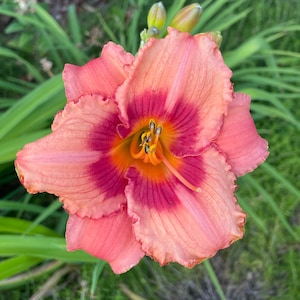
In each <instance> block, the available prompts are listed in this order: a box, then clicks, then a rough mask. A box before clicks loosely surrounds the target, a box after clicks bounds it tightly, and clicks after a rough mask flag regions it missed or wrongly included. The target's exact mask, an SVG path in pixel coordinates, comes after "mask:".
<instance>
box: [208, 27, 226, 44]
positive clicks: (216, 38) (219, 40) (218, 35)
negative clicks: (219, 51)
mask: <svg viewBox="0 0 300 300" xmlns="http://www.w3.org/2000/svg"><path fill="white" fill-rule="evenodd" d="M209 34H210V35H211V37H212V38H213V40H214V41H215V42H216V44H217V45H218V47H219V48H220V46H221V43H222V38H223V37H222V34H221V32H220V31H212V32H209Z"/></svg>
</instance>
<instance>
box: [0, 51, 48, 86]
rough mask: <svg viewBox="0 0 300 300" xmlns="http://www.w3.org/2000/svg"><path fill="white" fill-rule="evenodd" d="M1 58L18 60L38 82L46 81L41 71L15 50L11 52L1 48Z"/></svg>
mask: <svg viewBox="0 0 300 300" xmlns="http://www.w3.org/2000/svg"><path fill="white" fill-rule="evenodd" d="M0 56H3V57H6V58H12V59H14V60H16V61H17V62H20V63H22V64H23V65H24V66H25V67H26V69H27V71H28V72H29V73H30V75H31V76H32V77H33V78H34V79H35V80H36V81H38V82H42V81H44V78H43V76H42V75H41V73H40V71H39V70H38V69H37V68H35V67H34V66H33V65H32V64H31V63H30V62H28V61H27V60H26V59H24V58H22V57H21V56H19V55H18V54H17V53H16V52H14V51H13V50H10V49H8V48H4V47H0Z"/></svg>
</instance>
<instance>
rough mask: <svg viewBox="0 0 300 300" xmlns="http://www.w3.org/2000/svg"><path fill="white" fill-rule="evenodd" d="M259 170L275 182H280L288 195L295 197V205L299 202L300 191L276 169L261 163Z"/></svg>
mask: <svg viewBox="0 0 300 300" xmlns="http://www.w3.org/2000/svg"><path fill="white" fill-rule="evenodd" d="M261 168H262V169H264V170H265V171H266V172H267V173H268V174H270V175H271V176H272V177H274V178H275V179H276V180H277V181H279V182H281V184H282V186H283V187H285V188H286V189H287V190H288V191H289V192H290V193H292V194H294V195H295V196H296V198H295V204H296V203H298V202H300V190H299V189H297V188H296V187H295V186H294V185H293V184H292V183H291V182H290V181H289V180H288V179H287V178H285V177H284V176H283V175H282V174H281V173H280V172H279V171H278V170H276V168H274V167H272V166H271V165H270V164H268V163H266V162H265V163H263V164H262V165H261Z"/></svg>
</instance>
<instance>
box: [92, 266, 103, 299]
mask: <svg viewBox="0 0 300 300" xmlns="http://www.w3.org/2000/svg"><path fill="white" fill-rule="evenodd" d="M105 265H106V262H105V261H103V260H99V261H98V262H97V263H96V265H95V267H94V270H93V275H92V283H91V289H90V295H91V297H92V298H93V297H95V295H96V288H97V285H98V282H99V278H100V275H101V273H102V271H103V268H104V266H105Z"/></svg>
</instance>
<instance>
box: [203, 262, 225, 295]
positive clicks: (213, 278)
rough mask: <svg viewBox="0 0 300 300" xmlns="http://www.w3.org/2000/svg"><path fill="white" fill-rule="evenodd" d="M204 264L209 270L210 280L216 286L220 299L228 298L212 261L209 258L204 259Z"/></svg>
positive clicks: (207, 270)
mask: <svg viewBox="0 0 300 300" xmlns="http://www.w3.org/2000/svg"><path fill="white" fill-rule="evenodd" d="M202 264H203V265H204V267H205V269H206V272H207V274H208V276H209V278H210V280H211V281H212V283H213V285H214V287H215V288H216V291H217V293H218V295H219V297H220V299H221V300H226V297H225V294H224V292H223V289H222V286H221V284H220V282H219V280H218V277H217V275H216V273H215V271H214V269H213V267H212V265H211V263H210V262H209V260H208V259H207V260H205V261H203V263H202Z"/></svg>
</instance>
